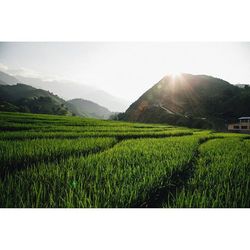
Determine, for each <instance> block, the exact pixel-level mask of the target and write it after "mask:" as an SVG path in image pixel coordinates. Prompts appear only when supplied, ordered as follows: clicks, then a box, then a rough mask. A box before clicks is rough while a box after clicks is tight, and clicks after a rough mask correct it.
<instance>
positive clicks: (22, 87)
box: [0, 72, 113, 119]
mask: <svg viewBox="0 0 250 250" xmlns="http://www.w3.org/2000/svg"><path fill="white" fill-rule="evenodd" d="M18 82H19V80H18V79H16V78H15V77H13V76H10V75H8V74H6V73H3V72H0V111H15V112H29V113H43V114H56V115H77V116H83V117H90V118H98V119H108V118H109V117H110V116H111V115H112V114H113V113H112V112H111V111H109V110H108V109H107V108H105V107H102V106H100V105H99V104H97V103H94V102H92V101H89V100H84V99H80V98H78V99H72V100H69V101H65V100H64V99H62V98H60V97H59V96H57V95H55V94H53V93H51V92H49V91H46V90H43V89H37V88H34V87H32V86H30V85H27V84H22V83H18Z"/></svg>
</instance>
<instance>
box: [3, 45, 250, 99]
mask: <svg viewBox="0 0 250 250" xmlns="http://www.w3.org/2000/svg"><path fill="white" fill-rule="evenodd" d="M4 69H5V70H8V71H9V72H12V73H16V74H22V75H26V76H39V77H43V78H46V79H50V78H51V79H54V78H57V79H66V80H73V81H76V82H79V83H82V84H87V85H92V86H95V87H98V88H100V89H103V90H105V91H107V92H109V93H111V94H113V95H115V96H117V97H122V98H124V99H126V100H128V101H135V100H136V99H137V98H138V97H139V96H140V95H141V94H143V93H144V92H145V91H146V90H147V89H148V88H150V87H151V86H152V85H153V84H155V83H157V82H158V81H159V80H160V79H161V78H162V77H163V76H164V75H166V74H168V73H177V72H185V73H191V74H207V75H212V76H216V77H219V78H222V79H224V80H226V81H229V82H231V83H233V84H237V83H243V84H250V43H239V42H237V43H200V42H199V43H190V42H180V43H170V42H165V43H164V42H159V43H142V42H130V43H128V42H120V43H117V42H114V43H112V42H75V43H69V42H48V43H34V42H24V43H21V42H19V43H0V70H4Z"/></svg>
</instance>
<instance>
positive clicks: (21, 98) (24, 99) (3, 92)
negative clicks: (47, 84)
mask: <svg viewBox="0 0 250 250" xmlns="http://www.w3.org/2000/svg"><path fill="white" fill-rule="evenodd" d="M0 111H16V112H28V113H42V114H56V115H72V112H70V111H69V110H68V108H67V107H66V102H65V101H64V100H63V99H61V98H59V97H58V96H56V95H54V94H52V93H50V92H49V91H45V90H42V89H36V88H33V87H31V86H29V85H26V84H20V83H18V84H16V85H0Z"/></svg>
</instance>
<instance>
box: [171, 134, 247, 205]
mask: <svg viewBox="0 0 250 250" xmlns="http://www.w3.org/2000/svg"><path fill="white" fill-rule="evenodd" d="M173 207H224V208H227V207H250V141H249V140H242V139H240V138H236V137H235V136H234V138H230V137H229V138H225V139H214V140H210V141H208V142H206V143H204V144H203V145H201V147H200V154H199V157H198V159H197V162H196V169H195V173H194V176H193V178H191V179H190V181H189V183H188V185H187V186H186V187H185V188H183V190H181V192H180V193H179V194H178V195H177V197H176V200H175V203H174V204H173Z"/></svg>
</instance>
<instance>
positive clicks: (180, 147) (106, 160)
mask: <svg viewBox="0 0 250 250" xmlns="http://www.w3.org/2000/svg"><path fill="white" fill-rule="evenodd" d="M198 145H199V140H198V138H192V137H188V136H185V137H175V138H166V139H134V140H127V141H123V142H121V143H119V144H117V145H116V146H114V147H113V148H111V149H109V150H106V151H104V152H102V153H99V154H95V155H89V156H88V157H85V158H82V157H80V158H76V157H71V158H70V159H68V160H64V161H62V162H59V163H53V164H44V163H43V164H41V165H39V166H35V167H32V168H28V169H25V170H23V171H18V172H15V173H13V174H12V175H9V176H6V178H4V180H2V182H1V184H0V193H1V198H0V206H1V207H136V206H141V205H142V204H145V203H147V201H148V200H149V199H150V198H151V196H152V195H154V194H155V193H157V190H158V189H159V188H161V187H163V186H164V187H167V188H170V187H171V185H172V177H173V175H174V173H175V172H180V171H183V170H184V168H186V167H187V166H188V164H189V163H190V161H191V160H192V158H193V157H194V154H195V151H196V150H197V148H198Z"/></svg>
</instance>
